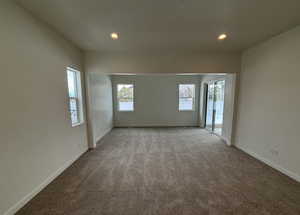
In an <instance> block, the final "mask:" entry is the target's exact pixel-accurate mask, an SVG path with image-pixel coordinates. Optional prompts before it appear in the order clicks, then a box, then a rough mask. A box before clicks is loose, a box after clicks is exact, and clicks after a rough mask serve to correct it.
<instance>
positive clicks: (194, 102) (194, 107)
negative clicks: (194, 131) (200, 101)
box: [177, 83, 196, 112]
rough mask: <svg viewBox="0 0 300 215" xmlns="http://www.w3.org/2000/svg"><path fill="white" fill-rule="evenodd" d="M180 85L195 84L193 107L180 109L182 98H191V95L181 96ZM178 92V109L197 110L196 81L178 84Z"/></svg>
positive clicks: (185, 110) (181, 110) (182, 110)
mask: <svg viewBox="0 0 300 215" xmlns="http://www.w3.org/2000/svg"><path fill="white" fill-rule="evenodd" d="M180 85H193V86H194V96H193V97H192V99H193V100H192V101H193V104H192V109H180V98H190V97H180ZM177 92H178V111H179V112H191V111H195V110H196V84H194V83H180V84H178V85H177Z"/></svg>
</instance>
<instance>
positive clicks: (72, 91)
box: [68, 70, 77, 97]
mask: <svg viewBox="0 0 300 215" xmlns="http://www.w3.org/2000/svg"><path fill="white" fill-rule="evenodd" d="M68 87H69V97H76V96H77V93H76V73H75V72H74V71H70V70H68Z"/></svg>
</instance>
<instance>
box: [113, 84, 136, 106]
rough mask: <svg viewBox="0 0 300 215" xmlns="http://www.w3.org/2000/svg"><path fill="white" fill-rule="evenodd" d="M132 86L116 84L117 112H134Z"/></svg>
mask: <svg viewBox="0 0 300 215" xmlns="http://www.w3.org/2000/svg"><path fill="white" fill-rule="evenodd" d="M133 89H134V87H133V84H118V85H117V90H118V95H117V97H118V110H119V111H133V110H134V95H133Z"/></svg>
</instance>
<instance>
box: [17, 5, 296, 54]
mask: <svg viewBox="0 0 300 215" xmlns="http://www.w3.org/2000/svg"><path fill="white" fill-rule="evenodd" d="M16 2H17V3H19V4H20V5H21V6H22V7H24V8H26V9H28V10H29V11H31V12H32V13H33V14H34V15H35V16H36V17H38V18H40V19H42V20H44V21H45V22H47V23H48V24H50V25H51V26H53V27H54V28H55V29H56V30H57V31H59V32H60V33H62V34H63V35H64V36H65V37H66V38H68V39H69V40H71V41H73V42H74V43H75V44H77V46H78V47H80V48H81V49H83V50H95V51H103V52H105V51H109V52H115V51H143V52H152V51H153V52H157V51H159V52H162V51H174V52H179V51H240V50H243V49H245V48H248V47H250V46H252V45H254V44H255V43H257V42H260V41H262V40H265V39H267V38H269V37H270V36H273V35H276V34H279V33H281V32H282V31H285V30H288V29H290V28H292V27H294V26H296V25H298V24H300V12H299V11H300V0H244V1H243V0H16ZM111 32H118V33H119V35H120V39H119V40H117V41H113V40H111V39H110V37H109V34H110V33H111ZM223 32H226V33H227V34H228V39H227V40H225V41H223V42H219V41H217V40H216V38H217V36H218V35H219V34H220V33H223Z"/></svg>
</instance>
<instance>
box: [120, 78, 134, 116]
mask: <svg viewBox="0 0 300 215" xmlns="http://www.w3.org/2000/svg"><path fill="white" fill-rule="evenodd" d="M119 85H132V87H133V92H132V93H133V95H132V102H133V104H132V108H133V109H132V110H120V102H119V91H118V86H119ZM116 99H117V111H118V112H129V113H130V112H134V111H135V84H134V83H132V82H131V83H117V84H116Z"/></svg>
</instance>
